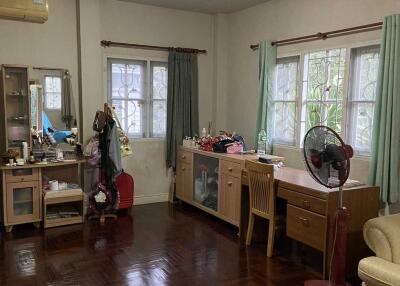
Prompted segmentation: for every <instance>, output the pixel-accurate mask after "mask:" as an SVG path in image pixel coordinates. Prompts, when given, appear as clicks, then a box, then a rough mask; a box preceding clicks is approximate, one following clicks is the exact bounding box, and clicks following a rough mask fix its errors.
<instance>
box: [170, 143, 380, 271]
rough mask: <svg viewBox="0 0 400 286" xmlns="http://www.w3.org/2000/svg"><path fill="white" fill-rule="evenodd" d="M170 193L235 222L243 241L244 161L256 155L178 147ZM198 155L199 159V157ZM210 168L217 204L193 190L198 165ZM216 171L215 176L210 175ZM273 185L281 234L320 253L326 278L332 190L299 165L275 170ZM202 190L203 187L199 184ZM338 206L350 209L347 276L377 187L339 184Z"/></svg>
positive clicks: (362, 252)
mask: <svg viewBox="0 0 400 286" xmlns="http://www.w3.org/2000/svg"><path fill="white" fill-rule="evenodd" d="M177 156H178V157H177V170H176V172H177V176H176V197H177V198H178V199H180V200H182V201H185V202H187V203H189V204H191V205H193V206H195V207H198V208H200V209H202V210H204V211H206V212H208V213H210V214H212V215H215V216H216V217H218V218H220V219H222V220H225V221H227V222H229V223H231V224H233V225H235V226H237V227H239V235H240V237H241V240H242V241H244V239H245V237H246V235H245V234H246V232H247V223H248V215H249V200H248V186H247V185H248V179H247V172H246V170H245V168H244V164H245V160H256V159H257V157H256V155H254V154H253V155H230V154H220V153H212V152H205V151H201V150H197V149H191V148H185V147H180V148H179V149H178V154H177ZM204 157H207V158H210V160H214V163H213V164H214V165H213V166H215V165H217V166H218V170H213V169H212V168H207V166H205V164H204V162H206V160H205V159H204ZM198 158H203V161H201V160H200V163H198V162H197V161H199V159H198ZM199 169H200V170H204V172H213V173H215V174H214V175H213V176H214V177H212V178H211V179H210V178H209V177H208V176H206V178H204V175H203V177H202V178H201V179H202V181H203V182H205V180H206V181H207V182H212V181H213V180H217V182H218V183H217V187H215V186H214V188H217V191H216V198H217V204H216V205H217V207H216V208H214V209H211V208H209V207H207V206H205V205H204V203H202V202H201V201H199V199H196V198H198V197H201V196H199V195H196V191H198V189H199V188H201V184H199V183H198V182H197V181H198V180H199V176H198V170H199ZM215 176H217V178H215ZM275 190H276V195H277V197H278V198H280V199H283V200H284V201H285V202H286V214H285V216H286V234H287V236H288V237H290V238H292V239H295V240H297V241H300V242H302V243H304V244H306V245H308V246H310V247H312V248H314V249H316V250H319V251H321V252H322V254H323V261H322V263H323V267H322V269H323V274H322V275H323V276H324V277H326V274H327V273H328V271H327V270H328V267H329V263H328V261H329V260H330V257H331V254H332V246H333V239H334V230H335V225H334V219H335V212H336V209H337V201H338V191H337V190H336V189H333V190H332V189H328V188H325V187H323V186H321V185H320V184H318V183H317V182H316V181H314V179H312V178H311V176H310V175H309V174H308V172H306V171H304V170H299V169H294V168H289V167H284V168H280V169H278V170H276V171H275ZM205 191H206V192H207V188H205ZM343 202H344V205H345V206H346V207H347V209H348V210H349V213H350V217H349V226H348V228H349V231H348V253H347V263H348V267H347V269H348V272H349V276H354V275H356V273H357V265H358V261H359V260H360V259H361V258H363V257H365V256H367V255H368V254H369V250H368V247H367V246H366V245H365V243H364V239H363V234H362V228H363V225H364V223H365V222H366V221H367V220H369V219H371V218H373V217H376V216H377V215H378V211H379V188H378V187H371V186H365V185H364V186H358V187H353V188H346V187H345V189H344V196H343Z"/></svg>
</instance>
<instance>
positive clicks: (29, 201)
mask: <svg viewBox="0 0 400 286" xmlns="http://www.w3.org/2000/svg"><path fill="white" fill-rule="evenodd" d="M28 203H29V204H31V203H32V200H19V201H14V205H22V204H28Z"/></svg>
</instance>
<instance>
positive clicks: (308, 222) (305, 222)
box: [299, 217, 310, 226]
mask: <svg viewBox="0 0 400 286" xmlns="http://www.w3.org/2000/svg"><path fill="white" fill-rule="evenodd" d="M299 220H300V221H301V222H302V223H303V225H304V226H310V221H309V220H308V219H306V218H304V217H299Z"/></svg>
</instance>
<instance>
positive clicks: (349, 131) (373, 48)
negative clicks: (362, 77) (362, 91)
mask: <svg viewBox="0 0 400 286" xmlns="http://www.w3.org/2000/svg"><path fill="white" fill-rule="evenodd" d="M350 52H351V59H350V73H349V92H348V101H347V118H349V119H350V120H349V121H348V122H347V124H346V137H347V138H348V141H349V142H348V143H349V144H351V142H354V141H353V140H354V139H355V136H356V130H357V128H356V126H354V124H353V122H352V119H353V118H354V117H356V114H355V112H356V110H355V109H356V108H355V106H356V105H358V104H365V103H367V104H373V105H374V107H375V103H376V99H374V100H358V99H354V97H355V94H354V93H355V90H356V89H357V88H358V85H359V82H358V80H355V78H357V77H358V73H357V74H356V72H359V69H360V62H359V61H357V56H358V55H359V54H361V53H364V52H378V53H380V45H369V46H363V47H356V48H352V49H351V51H350ZM371 140H372V139H371ZM371 143H372V142H371ZM353 145H354V144H353ZM353 149H354V152H355V153H356V154H357V155H360V156H370V155H371V150H370V149H369V150H367V149H359V148H357V147H356V146H353Z"/></svg>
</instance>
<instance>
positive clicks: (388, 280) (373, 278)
mask: <svg viewBox="0 0 400 286" xmlns="http://www.w3.org/2000/svg"><path fill="white" fill-rule="evenodd" d="M358 276H359V277H360V278H361V280H362V281H364V282H365V284H366V285H368V286H393V285H400V264H395V263H391V262H388V261H386V260H384V259H381V258H378V257H367V258H364V259H362V260H361V261H360V263H359V264H358Z"/></svg>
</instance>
